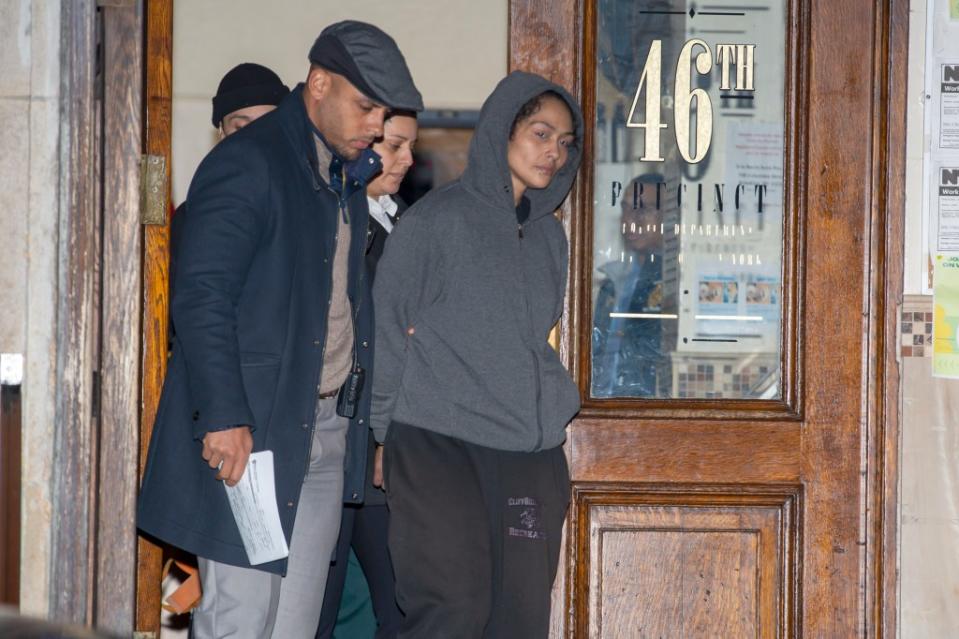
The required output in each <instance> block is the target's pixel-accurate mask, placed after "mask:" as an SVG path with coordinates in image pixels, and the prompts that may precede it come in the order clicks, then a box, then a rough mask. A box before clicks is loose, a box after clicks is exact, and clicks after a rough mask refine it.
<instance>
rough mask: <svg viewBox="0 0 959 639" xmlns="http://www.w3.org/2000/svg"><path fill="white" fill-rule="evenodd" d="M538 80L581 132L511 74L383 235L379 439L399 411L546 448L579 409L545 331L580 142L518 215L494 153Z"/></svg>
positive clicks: (376, 296)
mask: <svg viewBox="0 0 959 639" xmlns="http://www.w3.org/2000/svg"><path fill="white" fill-rule="evenodd" d="M544 91H555V92H556V93H558V94H560V95H561V96H563V98H564V99H565V100H566V103H567V104H568V105H569V107H570V110H571V111H572V113H573V120H574V125H575V131H576V139H577V140H582V132H583V118H582V115H581V112H580V110H579V107H578V106H577V104H576V102H575V101H574V100H573V98H572V97H571V96H570V95H569V94H568V93H567V92H566V91H565V90H564V89H562V88H561V87H559V86H557V85H555V84H553V83H551V82H549V81H547V80H545V79H544V78H541V77H540V76H537V75H533V74H529V73H523V72H514V73H511V74H510V75H509V76H507V77H506V78H504V79H503V80H502V81H501V82H500V83H499V85H498V86H497V87H496V89H495V90H494V91H493V93H492V94H491V95H490V97H489V98H488V99H487V100H486V103H485V104H484V105H483V109H482V111H481V112H480V118H479V124H478V125H477V127H476V132H475V134H474V136H473V140H472V142H471V143H470V149H469V162H468V165H467V168H466V171H465V172H464V173H463V175H462V176H461V177H460V178H459V179H458V180H457V181H455V182H453V183H452V184H450V185H448V186H445V187H442V188H440V189H437V190H435V191H433V192H431V193H430V194H428V195H427V196H426V197H424V198H423V199H421V200H420V201H418V202H417V203H416V204H415V205H414V206H413V207H411V208H410V209H409V210H408V211H407V212H406V214H405V215H404V216H403V220H402V222H400V223H399V224H398V225H397V227H396V229H395V230H394V231H393V233H392V234H391V235H390V237H389V239H388V240H387V242H386V249H385V252H384V254H383V257H382V259H381V260H380V262H379V266H378V267H377V271H376V282H375V285H374V289H373V301H374V312H375V315H376V350H375V354H374V366H373V405H372V414H371V420H372V428H373V432H374V435H375V436H376V439H377V441H380V442H382V441H384V439H385V436H386V432H387V428H388V426H389V424H390V422H391V421H397V422H401V423H404V424H409V425H411V426H416V427H418V428H424V429H427V430H430V431H433V432H436V433H440V434H442V435H447V436H450V437H456V438H458V439H462V440H465V441H467V442H471V443H474V444H479V445H481V446H487V447H490V448H496V449H500V450H511V451H538V450H545V449H549V448H553V447H555V446H559V445H560V444H562V442H563V440H564V439H565V437H566V425H567V424H568V423H569V421H570V420H571V419H572V418H573V416H574V415H575V414H576V412H577V411H578V410H579V390H578V389H577V387H576V385H575V384H574V383H573V381H572V379H570V377H569V374H568V373H567V372H566V369H565V368H564V367H563V365H562V363H561V362H560V360H559V357H558V356H557V354H556V352H555V351H554V350H553V348H552V347H551V346H550V345H549V343H548V342H547V338H548V335H549V331H550V329H551V328H552V326H553V325H554V324H555V323H556V322H557V321H558V320H559V318H560V315H561V314H562V311H563V296H564V293H565V290H566V272H567V264H568V260H569V256H568V251H569V245H568V242H567V240H566V235H565V233H564V232H563V227H562V225H561V224H560V223H559V221H558V220H557V219H556V218H555V217H554V216H553V212H554V211H555V210H556V209H557V208H558V207H559V206H560V204H561V203H562V202H563V200H564V198H565V197H566V194H567V193H568V192H569V189H570V186H571V185H572V183H573V179H574V178H575V176H576V170H577V168H578V167H579V161H580V149H579V148H578V146H576V145H573V146H572V147H571V148H570V150H569V157H568V159H567V161H566V163H565V164H564V165H563V167H562V168H561V169H560V170H559V171H557V172H556V174H555V175H554V176H553V180H552V182H551V183H550V185H549V186H548V187H547V188H545V189H528V190H527V191H526V193H525V197H526V198H527V199H528V200H529V202H530V213H529V217H528V218H527V220H526V222H525V223H524V224H523V225H522V227H519V225H518V223H517V218H516V206H515V205H514V200H513V191H512V180H511V178H510V171H509V167H508V165H507V161H506V152H507V145H508V143H509V132H510V126H511V125H512V123H513V119H514V118H515V116H516V114H517V113H518V112H519V110H520V108H521V107H522V106H523V104H525V103H526V102H527V101H528V100H529V99H531V98H533V97H535V96H537V95H539V94H540V93H543V92H544ZM410 328H412V329H413V330H412V334H411V331H409V330H408V329H410Z"/></svg>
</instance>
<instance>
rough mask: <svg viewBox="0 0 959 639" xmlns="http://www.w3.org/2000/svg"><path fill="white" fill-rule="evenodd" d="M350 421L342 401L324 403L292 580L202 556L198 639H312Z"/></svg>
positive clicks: (293, 551) (297, 525) (339, 505)
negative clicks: (338, 410) (342, 414)
mask: <svg viewBox="0 0 959 639" xmlns="http://www.w3.org/2000/svg"><path fill="white" fill-rule="evenodd" d="M348 427H349V420H347V419H346V418H344V417H340V416H339V415H337V414H336V398H335V397H334V398H332V399H321V400H319V401H318V402H317V408H316V426H315V429H314V431H313V447H312V449H311V450H310V467H309V470H308V471H307V474H306V479H305V480H304V481H303V489H302V491H301V493H300V505H299V507H298V508H297V510H296V521H295V522H294V524H293V535H292V538H291V539H290V557H289V561H288V567H287V573H286V576H285V577H280V576H279V575H274V574H272V573H268V572H264V571H262V570H256V569H253V568H243V567H240V566H231V565H229V564H223V563H219V562H215V561H211V560H208V559H204V558H202V557H198V558H197V559H198V561H199V567H200V581H201V583H202V586H203V599H202V600H201V601H200V605H199V607H198V608H197V609H196V610H195V611H194V613H193V636H194V637H195V639H220V638H221V637H230V638H235V639H247V638H248V639H268V638H270V637H277V638H278V639H280V638H282V639H297V638H299V637H303V638H304V639H312V637H314V635H315V633H316V627H317V624H318V623H319V620H320V609H321V608H322V606H323V591H324V589H325V587H326V574H327V571H328V570H329V568H330V556H331V555H332V554H333V548H334V547H335V546H336V538H337V534H338V533H339V530H340V514H341V511H342V509H343V457H344V454H345V452H346V430H347V428H348Z"/></svg>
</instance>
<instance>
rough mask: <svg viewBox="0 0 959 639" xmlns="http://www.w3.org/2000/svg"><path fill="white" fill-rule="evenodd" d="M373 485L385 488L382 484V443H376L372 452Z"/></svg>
mask: <svg viewBox="0 0 959 639" xmlns="http://www.w3.org/2000/svg"><path fill="white" fill-rule="evenodd" d="M373 485H374V486H375V487H376V488H382V489H383V490H386V486H384V485H383V444H377V445H376V452H375V453H374V454H373Z"/></svg>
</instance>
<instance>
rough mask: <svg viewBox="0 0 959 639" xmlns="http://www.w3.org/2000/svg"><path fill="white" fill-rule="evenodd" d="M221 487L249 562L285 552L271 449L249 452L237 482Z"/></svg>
mask: <svg viewBox="0 0 959 639" xmlns="http://www.w3.org/2000/svg"><path fill="white" fill-rule="evenodd" d="M223 486H224V487H225V488H226V496H227V498H229V500H230V508H231V509H232V510H233V518H234V519H236V525H237V528H239V529H240V537H241V538H242V539H243V547H244V548H245V549H246V555H247V558H248V559H249V560H250V565H251V566H256V565H258V564H265V563H266V562H268V561H276V560H277V559H283V558H284V557H286V556H287V555H289V554H290V551H289V549H288V548H287V546H286V537H285V536H284V535H283V526H282V525H281V524H280V514H279V511H278V510H277V507H276V485H275V481H274V479H273V451H269V450H264V451H261V452H258V453H253V454H252V455H250V460H249V462H247V465H246V470H245V471H244V472H243V477H242V478H241V479H240V481H239V483H238V484H237V485H236V486H233V487H232V488H231V487H229V486H227V485H226V484H223Z"/></svg>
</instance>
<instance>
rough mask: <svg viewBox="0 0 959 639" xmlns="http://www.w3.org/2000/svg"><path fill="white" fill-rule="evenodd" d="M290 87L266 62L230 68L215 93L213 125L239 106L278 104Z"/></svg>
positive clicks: (248, 63) (218, 124) (216, 124)
mask: <svg viewBox="0 0 959 639" xmlns="http://www.w3.org/2000/svg"><path fill="white" fill-rule="evenodd" d="M289 92H290V90H289V89H288V88H287V86H286V85H285V84H283V81H282V80H280V76H278V75H277V74H275V73H274V72H273V71H271V70H270V69H267V68H266V67H264V66H263V65H260V64H254V63H252V62H244V63H243V64H238V65H237V66H235V67H233V68H232V69H230V70H229V71H228V72H227V74H226V75H225V76H223V79H222V80H220V86H218V87H217V88H216V95H215V96H213V126H215V127H216V128H220V123H221V122H222V121H223V118H224V117H226V116H227V115H229V114H230V113H233V112H234V111H236V110H238V109H243V108H246V107H250V106H257V105H260V104H272V105H274V106H276V105H277V104H279V103H280V101H281V100H283V98H285V97H286V94H288V93H289Z"/></svg>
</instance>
